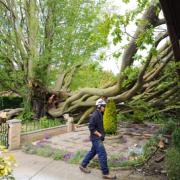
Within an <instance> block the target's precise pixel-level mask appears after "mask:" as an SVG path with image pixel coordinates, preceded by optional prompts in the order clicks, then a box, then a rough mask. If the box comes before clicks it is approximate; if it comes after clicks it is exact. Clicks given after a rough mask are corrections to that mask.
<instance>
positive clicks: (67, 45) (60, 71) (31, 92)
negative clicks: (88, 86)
mask: <svg viewBox="0 0 180 180" xmlns="http://www.w3.org/2000/svg"><path fill="white" fill-rule="evenodd" d="M102 3H103V2H102V1H101V3H100V2H99V1H88V2H87V1H84V0H80V1H79V0H74V1H61V2H60V1H58V0H55V1H54V0H53V1H51V0H48V1H46V0H43V1H35V0H31V1H29V0H25V1H14V0H12V1H6V0H1V1H0V11H1V14H2V16H1V19H0V24H1V28H0V31H1V35H0V38H1V43H0V49H1V50H0V62H1V68H0V75H1V78H0V82H1V86H2V87H3V88H4V89H9V90H12V91H14V92H16V93H18V94H20V95H21V96H23V97H24V99H25V102H26V103H27V104H30V105H32V107H33V110H34V112H36V116H37V117H40V116H43V115H44V114H45V112H46V111H47V107H46V105H45V104H46V102H47V98H48V96H49V95H50V94H51V93H52V92H59V91H66V92H69V86H70V84H71V80H72V77H73V76H74V73H75V72H76V70H77V68H79V67H80V66H81V65H82V64H85V63H88V61H90V60H91V58H90V57H91V55H92V53H93V52H94V51H96V50H97V49H98V48H99V47H102V46H104V45H106V42H107V41H106V39H107V35H108V33H109V28H110V22H109V21H108V16H107V17H103V16H101V17H99V16H98V14H99V12H100V8H101V5H102Z"/></svg>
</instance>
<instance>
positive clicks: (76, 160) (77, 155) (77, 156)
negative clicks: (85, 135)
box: [69, 150, 86, 164]
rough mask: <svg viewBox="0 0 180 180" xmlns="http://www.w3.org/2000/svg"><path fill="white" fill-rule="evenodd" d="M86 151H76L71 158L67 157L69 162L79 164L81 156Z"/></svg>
mask: <svg viewBox="0 0 180 180" xmlns="http://www.w3.org/2000/svg"><path fill="white" fill-rule="evenodd" d="M85 154H86V151H80V150H79V151H77V152H76V153H75V154H74V155H73V156H72V158H70V159H69V162H70V163H72V164H79V163H80V161H81V160H82V159H83V157H84V156H85Z"/></svg>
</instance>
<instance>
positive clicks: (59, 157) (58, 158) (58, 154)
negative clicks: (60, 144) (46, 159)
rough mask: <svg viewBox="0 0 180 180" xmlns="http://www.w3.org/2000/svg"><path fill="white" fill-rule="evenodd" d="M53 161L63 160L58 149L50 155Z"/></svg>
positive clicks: (61, 153) (61, 152)
mask: <svg viewBox="0 0 180 180" xmlns="http://www.w3.org/2000/svg"><path fill="white" fill-rule="evenodd" d="M52 157H53V159H54V160H61V159H63V151H62V150H60V149H57V150H55V151H54V153H53V155H52Z"/></svg>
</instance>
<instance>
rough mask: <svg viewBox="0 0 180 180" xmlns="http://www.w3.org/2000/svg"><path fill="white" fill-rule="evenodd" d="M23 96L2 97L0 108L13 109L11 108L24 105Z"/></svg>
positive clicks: (0, 98)
mask: <svg viewBox="0 0 180 180" xmlns="http://www.w3.org/2000/svg"><path fill="white" fill-rule="evenodd" d="M22 102H23V100H22V98H21V97H14V96H12V97H11V96H7V97H6V96H3V97H0V110H1V109H11V108H19V107H21V106H22Z"/></svg>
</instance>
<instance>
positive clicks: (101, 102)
mask: <svg viewBox="0 0 180 180" xmlns="http://www.w3.org/2000/svg"><path fill="white" fill-rule="evenodd" d="M105 106H106V102H105V101H104V100H103V99H101V98H100V99H98V100H97V101H96V107H97V109H98V110H99V111H101V112H104V111H105Z"/></svg>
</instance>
